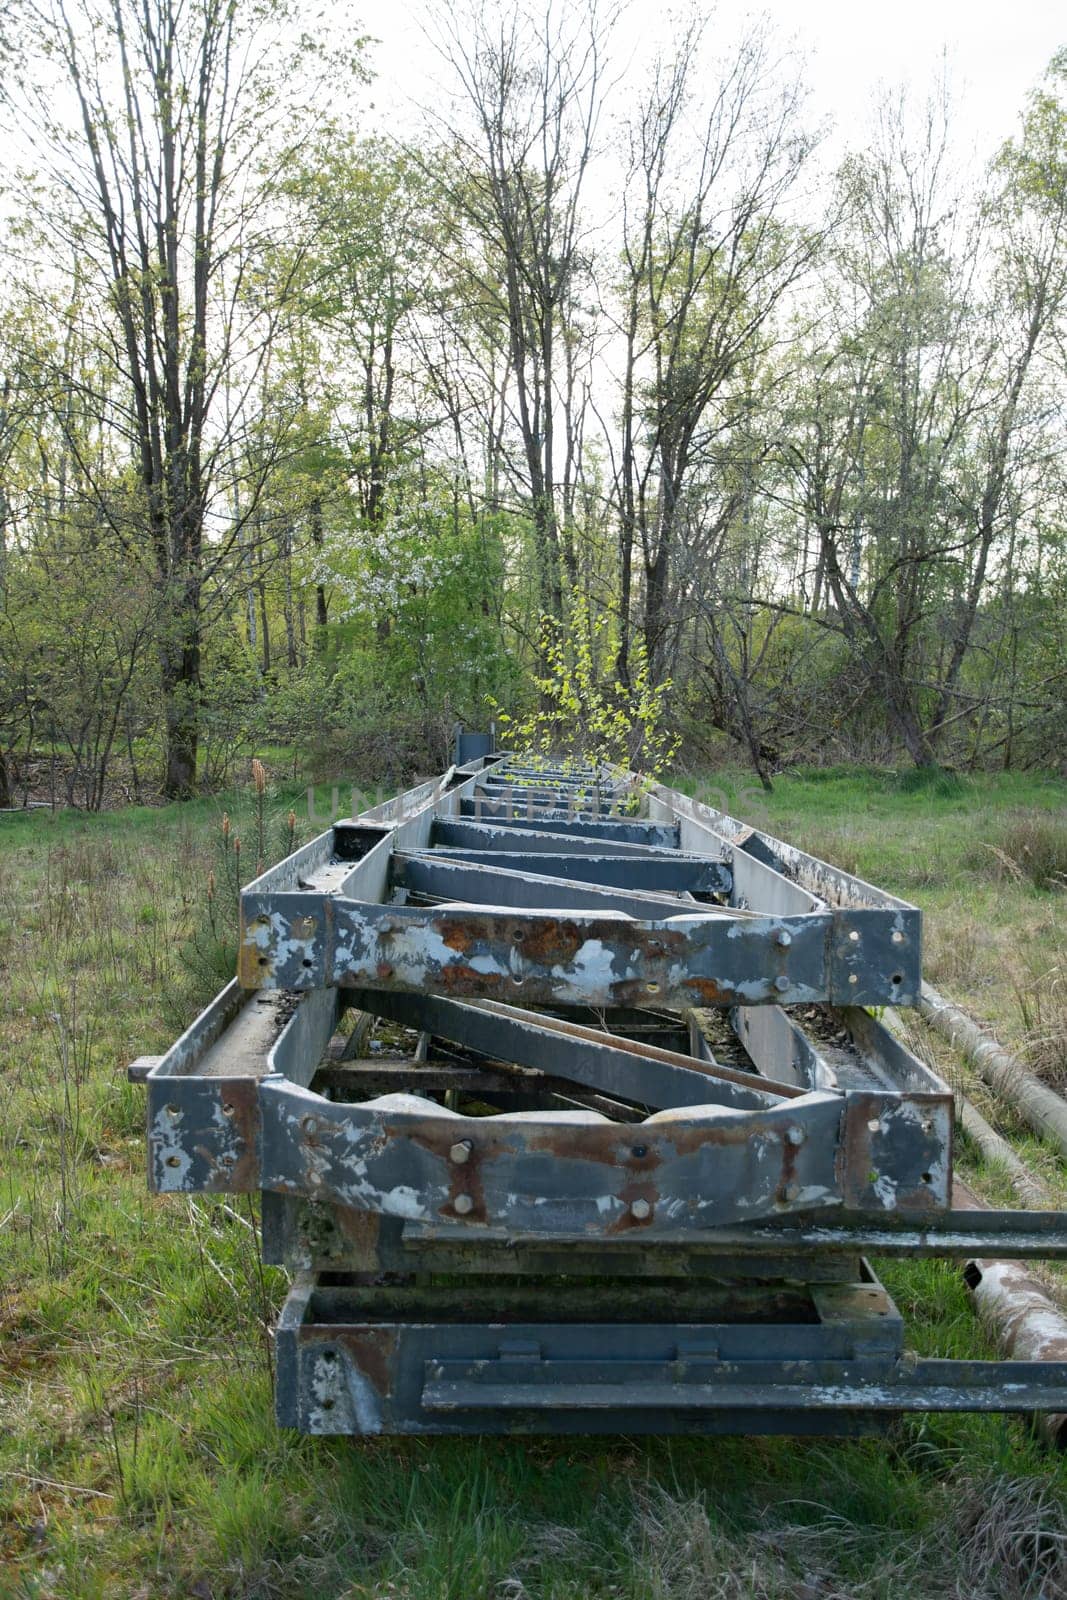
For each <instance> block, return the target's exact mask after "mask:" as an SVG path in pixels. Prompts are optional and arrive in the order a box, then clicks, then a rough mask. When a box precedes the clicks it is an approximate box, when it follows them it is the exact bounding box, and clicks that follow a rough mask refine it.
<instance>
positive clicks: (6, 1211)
mask: <svg viewBox="0 0 1067 1600" xmlns="http://www.w3.org/2000/svg"><path fill="white" fill-rule="evenodd" d="M713 781H714V782H715V783H717V784H719V785H720V787H721V786H723V784H724V781H725V782H726V783H727V784H728V783H729V781H730V780H729V775H727V777H726V779H725V780H724V778H723V775H722V774H716V775H714V779H713ZM1063 800H1064V788H1063V786H1062V785H1059V786H1055V785H1049V786H1047V787H1043V786H1042V785H1040V784H1038V783H1036V782H1035V781H1034V780H1026V781H1023V780H1014V779H1013V780H1008V781H1005V782H1004V783H996V782H979V781H975V780H967V781H966V789H965V793H964V794H963V795H962V796H961V795H958V794H957V795H954V796H953V795H946V794H936V793H935V794H931V793H930V792H928V791H924V792H922V793H916V792H903V791H902V790H901V789H900V788H899V787H894V786H893V785H887V784H885V783H884V782H883V779H882V778H881V777H880V776H879V775H877V774H870V773H868V774H856V773H854V772H852V773H850V772H842V773H840V774H838V775H837V776H832V777H826V776H823V777H820V778H818V779H816V778H815V777H812V776H807V777H805V776H800V777H798V778H796V779H795V780H784V781H781V782H780V783H779V784H778V785H777V787H776V790H775V793H774V794H773V795H771V796H770V797H768V798H767V801H766V810H765V813H764V816H763V820H764V821H765V823H766V824H767V825H768V826H771V827H772V831H775V832H779V833H782V834H784V835H785V836H787V837H789V838H792V839H794V840H795V841H796V842H797V843H798V844H801V845H803V846H804V847H806V848H809V849H810V848H815V849H817V850H818V851H819V853H822V854H826V855H828V856H830V858H831V859H836V860H838V861H839V862H840V863H841V864H842V865H850V866H853V867H854V868H855V869H856V870H859V871H862V873H863V875H864V876H866V877H868V878H872V879H873V880H874V881H877V882H880V883H883V884H884V885H885V887H887V888H889V889H894V890H896V891H897V892H899V893H902V894H904V895H911V896H914V897H915V898H916V899H918V900H919V901H920V902H921V903H922V904H923V905H924V907H925V908H926V909H927V911H928V913H929V923H928V949H929V951H930V953H931V954H932V956H933V962H934V966H935V970H936V971H937V975H938V980H939V981H941V982H944V983H945V984H946V986H948V987H950V988H951V989H952V990H953V992H954V993H955V992H958V993H959V997H960V998H962V999H964V1000H971V1001H972V1003H974V1001H975V1000H976V999H977V1000H978V1001H985V1002H987V1004H986V1006H985V1007H984V1009H985V1010H986V1012H987V1013H988V1014H990V1015H991V1016H992V1017H993V1019H994V1020H996V1021H997V1022H998V1024H999V1025H1000V1026H1002V1028H1003V1029H1004V1031H1005V1032H1007V1033H1010V1032H1011V1030H1012V1027H1014V1029H1015V1030H1016V1032H1017V1034H1018V1036H1019V1038H1020V1039H1024V1038H1025V1036H1026V1035H1027V1034H1028V1033H1033V1034H1034V1035H1035V1037H1036V1036H1037V1035H1038V1034H1040V1035H1041V1036H1042V1037H1044V1036H1046V1035H1049V1036H1052V1035H1054V1034H1056V1033H1057V1031H1058V1029H1059V1028H1060V1025H1061V1024H1060V1021H1059V1017H1060V1013H1059V1012H1056V1013H1055V1014H1053V1013H1052V1012H1051V1011H1050V1010H1049V1006H1050V1005H1052V1004H1053V1003H1054V1002H1055V1003H1056V1004H1058V1003H1059V1002H1058V999H1057V998H1056V997H1058V995H1059V994H1060V992H1061V991H1060V990H1059V989H1058V988H1054V984H1055V983H1056V982H1058V979H1054V978H1050V977H1048V976H1047V975H1048V974H1049V973H1052V972H1053V971H1054V969H1055V968H1056V966H1057V963H1058V962H1059V961H1060V960H1061V955H1060V953H1059V952H1061V950H1062V946H1061V944H1060V942H1059V941H1060V937H1061V936H1060V934H1059V919H1060V911H1061V906H1062V901H1061V898H1060V892H1059V890H1058V889H1056V888H1046V887H1039V886H1038V884H1037V882H1036V880H1035V879H1034V878H1033V876H1032V875H1029V874H1028V873H1026V872H1024V873H1023V876H1022V878H1020V879H1016V878H1015V877H1014V876H1013V875H1012V874H1010V873H1009V874H1007V875H1006V876H1005V877H1004V878H1003V879H1001V880H999V881H998V880H997V879H996V877H995V874H994V873H993V871H992V870H991V869H987V867H986V866H985V865H983V864H982V861H981V857H980V855H979V854H976V853H975V843H976V841H977V840H979V839H981V840H986V839H988V840H989V841H991V842H996V843H997V844H998V846H1002V847H1004V848H1005V849H1007V846H1005V845H1004V843H1003V841H1004V840H1005V839H1006V838H1007V837H1008V835H1009V833H1010V832H1011V830H1013V829H1016V828H1017V821H1018V816H1019V814H1020V813H1025V814H1027V815H1028V814H1030V813H1031V812H1039V813H1041V819H1042V820H1043V819H1044V817H1045V816H1046V814H1048V815H1051V814H1052V813H1054V812H1055V810H1056V808H1057V807H1062V805H1063ZM291 809H293V810H295V816H296V820H295V821H294V823H290V821H289V812H290V810H291ZM750 810H751V808H750V807H749V806H746V807H745V812H748V811H750ZM224 811H225V812H226V813H227V814H228V815H229V818H230V824H229V832H228V835H224V829H223V813H224ZM743 814H745V813H743ZM261 817H262V824H263V846H262V849H261V848H260V843H259V826H260V818H261ZM9 823H12V824H14V826H10V827H9V826H8V824H9ZM320 825H321V824H318V823H313V822H312V821H311V820H310V819H309V818H308V817H307V815H306V810H305V808H304V806H303V805H302V804H301V803H300V802H299V801H297V800H296V799H295V798H294V796H293V795H291V794H284V793H283V794H278V795H271V794H270V792H269V789H267V790H265V793H264V796H263V797H262V806H260V805H259V804H258V803H257V800H256V798H255V797H254V796H252V795H244V796H230V797H228V798H225V799H221V800H219V801H216V802H210V803H207V802H205V803H203V804H198V805H194V806H190V807H186V808H176V807H175V808H168V809H164V810H158V811H147V810H144V811H139V810H131V811H127V812H123V813H117V814H114V815H110V816H107V815H103V816H98V817H89V818H85V817H82V818H79V817H74V816H56V817H51V816H48V815H46V814H42V813H38V814H36V815H34V816H33V817H32V818H28V819H24V818H9V819H3V822H0V852H2V855H0V981H2V983H3V986H4V993H5V1000H6V1005H5V1007H4V1009H3V1011H2V1012H0V1096H2V1099H3V1105H4V1116H3V1118H2V1119H0V1596H2V1597H3V1600H9V1597H10V1600H16V1597H17V1600H29V1597H31V1596H33V1597H35V1600H46V1597H55V1600H114V1597H116V1596H117V1597H120V1600H156V1597H160V1600H164V1597H165V1600H178V1597H181V1600H191V1597H195V1600H260V1597H262V1600H275V1597H277V1600H288V1597H293V1600H303V1597H307V1596H315V1597H316V1600H341V1597H348V1600H356V1597H372V1596H373V1597H375V1600H385V1597H387V1596H389V1597H401V1596H403V1597H411V1600H579V1597H581V1600H585V1597H601V1596H603V1597H605V1600H606V1597H609V1596H610V1597H626V1600H713V1597H724V1600H726V1597H728V1600H734V1597H736V1600H742V1597H746V1600H747V1597H752V1600H756V1597H764V1596H767V1597H770V1596H774V1597H779V1596H780V1597H783V1600H845V1597H849V1600H876V1597H878V1600H880V1597H883V1596H884V1597H887V1600H889V1597H905V1596H907V1597H911V1596H916V1597H922V1596H930V1597H933V1600H941V1597H944V1600H948V1597H950V1596H952V1597H957V1596H958V1597H960V1600H962V1597H964V1596H968V1597H971V1596H973V1597H974V1600H994V1597H995V1600H1037V1597H1038V1596H1044V1597H1046V1600H1054V1597H1059V1596H1062V1595H1067V1576H1065V1569H1064V1559H1065V1557H1064V1550H1065V1544H1064V1540H1065V1523H1064V1507H1065V1505H1067V1496H1065V1493H1064V1489H1065V1467H1064V1464H1062V1463H1061V1462H1060V1461H1059V1460H1058V1459H1056V1458H1054V1457H1052V1456H1049V1455H1047V1454H1045V1453H1044V1452H1043V1451H1042V1449H1041V1448H1040V1446H1039V1444H1038V1443H1037V1442H1036V1441H1035V1439H1034V1438H1033V1437H1032V1436H1031V1435H1030V1433H1029V1432H1028V1431H1027V1430H1026V1428H1025V1427H1024V1426H1023V1424H1022V1423H1020V1422H1019V1421H1016V1420H1012V1419H1010V1418H1004V1417H999V1416H990V1417H982V1416H975V1417H966V1416H962V1417H956V1416H931V1417H927V1418H922V1417H918V1418H913V1419H911V1420H908V1421H905V1422H902V1423H899V1424H896V1425H895V1426H894V1427H893V1428H892V1429H891V1430H890V1432H889V1433H888V1435H887V1436H886V1437H885V1438H882V1439H878V1438H876V1439H858V1440H848V1439H840V1440H828V1441H809V1442H804V1441H795V1440H794V1441H790V1440H780V1439H760V1438H751V1439H721V1440H719V1439H714V1438H709V1439H701V1438H678V1439H675V1440H669V1439H656V1438H648V1439H608V1440H603V1439H596V1438H544V1439H511V1438H502V1439H492V1438H485V1439H477V1438H471V1439H456V1440H449V1439H413V1440H407V1441H404V1440H390V1439H377V1440H366V1441H362V1442H354V1441H349V1440H343V1439H342V1440H314V1439H306V1438H301V1437H297V1436H293V1435H290V1434H285V1433H281V1432H279V1431H278V1430H277V1428H276V1427H275V1424H274V1421H273V1414H272V1399H271V1384H272V1368H271V1356H270V1342H269V1337H268V1334H269V1325H270V1323H271V1321H272V1319H273V1317H274V1315H275V1314H276V1311H277V1307H278V1306H279V1304H280V1302H281V1300H282V1298H283V1296H284V1294H285V1292H286V1287H287V1282H286V1278H285V1275H284V1274H283V1273H281V1272H280V1271H278V1270H277V1269H270V1268H265V1267H264V1266H263V1265H262V1262H261V1261H260V1258H259V1253H258V1247H257V1233H256V1227H255V1224H256V1215H255V1207H254V1206H252V1205H249V1204H248V1203H247V1202H246V1201H245V1200H243V1199H240V1198H236V1197H235V1198H232V1199H229V1200H227V1199H224V1198H207V1197H204V1198H201V1197H195V1198H194V1197H185V1198H178V1197H174V1196H169V1197H160V1198H156V1197H153V1196H150V1195H149V1194H148V1193H147V1191H146V1186H145V1178H144V1160H145V1152H144V1128H143V1090H141V1089H140V1088H137V1087H134V1086H132V1085H130V1084H129V1083H127V1081H126V1078H125V1065H126V1063H127V1061H128V1060H129V1059H131V1058H132V1057H133V1056H136V1055H139V1054H142V1053H154V1052H158V1051H159V1050H161V1049H162V1048H164V1046H165V1045H166V1044H167V1043H168V1042H169V1041H170V1040H171V1039H172V1038H173V1036H174V1034H175V1032H176V1031H177V1029H178V1028H179V1027H181V1026H182V1025H184V1024H185V1023H187V1022H188V1021H189V1019H190V1018H191V1016H192V1015H193V1014H194V1013H195V1011H196V1009H197V1008H198V1007H199V1006H200V1005H201V1004H203V1002H204V1001H205V1000H206V999H207V998H209V996H210V993H211V992H212V991H213V989H214V988H216V987H217V986H218V984H219V983H220V982H222V981H223V980H224V979H225V978H227V977H228V976H229V975H230V972H231V971H232V948H233V929H234V924H233V899H234V895H235V892H236V885H237V882H238V880H239V878H240V877H242V876H245V877H247V876H250V875H251V871H250V870H249V871H247V872H246V871H245V869H244V867H243V866H242V867H241V868H240V870H238V868H237V866H236V860H235V856H236V852H235V849H234V842H233V841H234V839H235V837H240V838H241V841H242V852H241V854H242V860H244V859H245V853H246V852H248V854H249V855H251V854H252V853H253V852H254V853H255V854H256V855H257V856H259V855H264V856H265V857H266V858H267V859H269V857H270V856H271V855H273V854H277V853H280V852H281V851H282V850H284V849H285V848H286V847H287V845H288V843H289V841H290V839H295V842H296V843H300V842H302V841H303V839H305V838H306V837H308V836H310V834H311V833H313V832H315V831H317V829H318V826H320ZM1013 837H1015V838H1016V839H1017V838H1018V835H1017V834H1013ZM1027 837H1028V838H1030V837H1034V835H1033V834H1027ZM839 845H840V847H841V848H838V846H839ZM846 848H847V850H848V851H850V852H851V854H850V856H849V859H847V860H843V859H842V856H843V854H844V853H845V851H846ZM972 857H973V860H972ZM1050 859H1051V857H1050ZM254 865H255V863H254V862H253V863H252V868H253V869H254ZM212 875H213V877H212ZM954 963H955V965H954ZM957 971H958V974H959V982H958V983H957V982H956V981H955V979H954V978H953V973H954V972H957ZM1013 985H1014V986H1015V987H1013ZM1035 986H1037V989H1039V991H1040V995H1041V1000H1040V1005H1041V1006H1042V1007H1043V1008H1044V1009H1043V1010H1041V1012H1040V1013H1038V1012H1037V1011H1036V1010H1035V1009H1034V1007H1035V1005H1036V1004H1037V1002H1035V1000H1034V999H1033V994H1034V993H1035V992H1037V990H1035ZM1024 992H1025V993H1026V994H1027V995H1028V996H1029V998H1027V999H1026V1001H1025V1004H1026V1005H1029V1006H1030V1008H1031V1009H1030V1012H1029V1018H1030V1021H1029V1022H1027V1021H1026V1020H1025V1018H1024V1016H1023V1014H1022V1010H1021V1007H1022V1006H1023V1004H1024V1001H1023V1000H1022V998H1021V996H1022V994H1023V993H1024ZM1050 997H1051V998H1050ZM975 1008H976V1009H978V1010H982V1009H983V1006H982V1005H980V1004H979V1005H976V1007H975ZM1002 1126H1006V1131H1008V1133H1009V1134H1010V1136H1011V1137H1013V1138H1014V1139H1016V1141H1017V1142H1018V1143H1019V1145H1020V1148H1022V1149H1023V1150H1024V1151H1025V1152H1026V1154H1027V1157H1028V1159H1030V1158H1031V1157H1032V1158H1033V1159H1034V1160H1035V1161H1037V1162H1041V1161H1044V1162H1045V1163H1046V1168H1045V1170H1046V1171H1047V1173H1048V1176H1049V1181H1050V1182H1051V1183H1053V1184H1054V1185H1059V1186H1061V1187H1059V1188H1057V1190H1056V1192H1057V1194H1064V1196H1065V1198H1067V1189H1065V1188H1064V1187H1062V1186H1063V1175H1062V1166H1061V1164H1060V1163H1058V1162H1056V1161H1050V1160H1049V1156H1048V1152H1043V1151H1041V1150H1040V1149H1039V1148H1038V1147H1036V1146H1034V1144H1033V1141H1032V1140H1031V1141H1030V1143H1029V1144H1028V1143H1027V1139H1028V1136H1026V1135H1025V1134H1024V1133H1023V1132H1022V1130H1019V1129H1017V1128H1014V1127H1012V1126H1011V1125H1010V1119H1009V1120H1008V1121H1006V1122H1005V1121H1003V1120H1002ZM964 1156H965V1164H966V1170H967V1172H968V1181H974V1182H975V1183H976V1184H977V1185H978V1186H979V1187H981V1186H982V1184H985V1185H986V1192H988V1193H990V1194H993V1193H995V1192H996V1185H997V1183H998V1181H999V1180H998V1179H997V1176H996V1174H988V1173H984V1172H983V1170H982V1169H981V1168H980V1167H978V1166H977V1165H976V1164H975V1163H974V1162H973V1160H972V1159H971V1158H970V1157H968V1155H967V1152H966V1150H964ZM876 1265H878V1264H876ZM878 1270H879V1271H880V1272H881V1275H882V1277H883V1279H884V1281H885V1282H886V1284H887V1287H888V1288H889V1290H890V1292H891V1293H892V1294H893V1296H894V1297H895V1299H896V1301H897V1303H898V1304H899V1305H900V1307H901V1309H902V1311H903V1312H904V1313H905V1316H906V1318H907V1321H908V1325H909V1330H910V1337H911V1339H912V1341H913V1343H914V1345H915V1347H916V1348H917V1349H919V1350H920V1351H922V1352H923V1353H927V1354H932V1353H937V1354H943V1355H953V1356H957V1355H962V1356H968V1355H970V1356H974V1355H983V1354H987V1353H989V1352H988V1347H987V1345H986V1343H985V1340H984V1337H983V1335H982V1333H981V1330H980V1329H979V1327H978V1325H977V1323H976V1321H975V1319H974V1317H973V1314H972V1312H971V1308H970V1304H969V1301H968V1297H967V1292H966V1290H965V1288H964V1286H963V1283H962V1281H961V1278H960V1274H959V1272H958V1270H957V1269H956V1268H954V1267H953V1266H951V1265H949V1264H943V1263H936V1262H935V1263H931V1262H894V1263H884V1264H881V1265H879V1267H878Z"/></svg>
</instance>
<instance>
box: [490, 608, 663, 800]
mask: <svg viewBox="0 0 1067 1600" xmlns="http://www.w3.org/2000/svg"><path fill="white" fill-rule="evenodd" d="M610 643H611V638H610V633H609V626H608V619H607V618H606V617H605V616H602V615H601V616H594V615H593V614H592V610H591V607H590V605H589V601H588V600H587V598H586V597H585V596H584V595H583V594H577V595H575V596H574V597H573V598H572V600H571V603H570V609H569V614H568V617H567V619H566V621H561V620H559V619H557V618H554V617H548V616H544V615H542V617H541V632H540V637H539V639H538V644H537V649H538V658H539V661H540V662H541V664H542V665H541V668H540V670H538V671H535V672H534V674H533V687H534V688H535V689H536V691H537V693H538V695H539V696H540V704H539V705H538V706H536V707H535V708H533V709H531V710H530V711H528V712H527V713H526V714H525V715H519V716H512V715H511V714H510V713H508V712H507V711H504V710H502V709H501V707H500V706H499V705H498V703H497V702H496V700H495V699H492V698H490V699H489V704H490V705H491V706H492V708H493V710H494V712H495V713H496V715H497V718H498V720H499V723H500V727H501V731H502V734H503V737H504V739H505V740H506V741H507V742H508V743H509V744H511V745H512V746H513V747H514V748H515V749H517V750H530V751H539V752H540V753H541V754H542V755H545V756H548V755H564V756H567V757H569V758H570V759H572V760H574V761H578V762H582V763H584V764H586V765H588V766H591V767H598V766H618V767H624V768H626V769H627V770H629V771H632V772H635V773H636V774H637V775H638V778H639V780H645V781H651V780H653V779H655V778H657V777H658V776H659V775H660V774H661V773H662V772H663V771H664V769H665V768H666V767H667V765H668V764H669V763H670V762H671V761H672V760H673V759H674V757H675V755H676V754H677V750H678V740H677V738H676V737H674V736H672V735H671V734H670V733H669V732H668V731H667V729H666V727H665V726H664V713H665V708H666V697H667V693H668V691H669V689H670V687H671V685H670V680H669V679H664V681H663V682H662V683H657V684H654V683H653V682H652V679H651V674H650V671H649V664H648V655H647V651H646V650H645V647H644V641H643V640H642V639H641V638H638V639H636V640H635V643H634V647H633V649H632V652H631V658H630V659H631V667H630V682H629V684H628V685H624V684H622V683H620V682H619V681H618V679H611V678H608V677H606V676H605V673H604V658H605V654H606V650H607V648H608V647H609V646H610Z"/></svg>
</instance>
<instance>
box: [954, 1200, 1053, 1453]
mask: <svg viewBox="0 0 1067 1600" xmlns="http://www.w3.org/2000/svg"><path fill="white" fill-rule="evenodd" d="M952 1195H953V1204H954V1205H955V1206H956V1207H957V1208H958V1209H960V1210H965V1211H987V1210H988V1209H989V1207H988V1206H987V1205H986V1203H985V1201H984V1200H981V1199H980V1198H979V1197H978V1195H976V1194H974V1193H973V1191H972V1190H970V1189H969V1188H968V1187H967V1185H966V1184H965V1183H961V1182H960V1180H959V1179H958V1178H957V1179H956V1180H955V1182H954V1183H953V1186H952ZM963 1279H964V1282H965V1283H966V1285H967V1287H968V1289H970V1291H971V1294H972V1295H973V1296H974V1303H975V1308H976V1310H977V1312H978V1315H979V1317H980V1319H981V1321H982V1323H983V1324H984V1326H985V1327H986V1328H987V1329H988V1331H989V1333H990V1334H991V1335H992V1337H993V1339H994V1340H995V1342H996V1344H997V1346H998V1348H999V1349H1000V1350H1001V1351H1002V1353H1003V1354H1004V1355H1005V1356H1006V1357H1008V1358H1009V1359H1010V1360H1013V1361H1067V1313H1065V1312H1064V1310H1063V1308H1062V1307H1061V1306H1059V1305H1057V1303H1056V1301H1055V1300H1054V1299H1053V1298H1052V1296H1051V1294H1050V1293H1049V1291H1048V1289H1047V1288H1046V1287H1045V1285H1044V1284H1043V1283H1040V1282H1039V1281H1038V1279H1037V1278H1035V1277H1034V1276H1033V1275H1032V1274H1031V1273H1029V1272H1027V1270H1026V1268H1025V1267H1024V1266H1022V1264H1021V1263H1020V1262H1018V1261H981V1260H974V1261H966V1262H964V1266H963ZM1033 1422H1034V1426H1035V1427H1036V1428H1037V1430H1038V1432H1039V1433H1041V1434H1042V1435H1043V1436H1044V1438H1045V1439H1047V1440H1048V1442H1049V1444H1051V1445H1052V1447H1053V1448H1054V1449H1056V1450H1064V1449H1067V1415H1065V1414H1064V1413H1063V1412H1048V1413H1040V1414H1038V1415H1036V1416H1035V1417H1034V1418H1033Z"/></svg>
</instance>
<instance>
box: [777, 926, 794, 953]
mask: <svg viewBox="0 0 1067 1600" xmlns="http://www.w3.org/2000/svg"><path fill="white" fill-rule="evenodd" d="M774 942H775V944H776V945H777V946H778V948H779V949H780V950H786V949H788V947H789V946H790V945H791V944H792V943H793V935H792V934H791V933H789V932H788V930H787V929H785V928H779V930H778V932H777V933H776V934H775V936H774Z"/></svg>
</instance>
